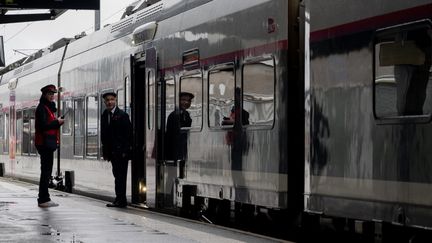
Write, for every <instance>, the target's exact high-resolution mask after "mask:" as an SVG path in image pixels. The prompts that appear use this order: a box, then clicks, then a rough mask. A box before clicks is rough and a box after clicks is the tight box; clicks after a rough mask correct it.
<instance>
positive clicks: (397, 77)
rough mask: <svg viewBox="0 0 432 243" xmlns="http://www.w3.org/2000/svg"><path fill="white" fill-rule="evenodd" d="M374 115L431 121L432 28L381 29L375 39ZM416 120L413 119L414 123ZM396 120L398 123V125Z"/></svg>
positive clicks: (422, 25) (427, 23)
mask: <svg viewBox="0 0 432 243" xmlns="http://www.w3.org/2000/svg"><path fill="white" fill-rule="evenodd" d="M374 52H375V53H374V114H375V117H376V118H377V119H378V120H380V121H382V122H384V123H386V121H390V122H391V123H393V122H394V120H395V119H397V120H398V121H402V120H406V121H411V120H412V121H414V122H415V121H419V122H421V121H428V120H430V117H431V114H432V74H431V73H432V68H431V63H432V28H431V23H430V21H420V22H415V23H408V24H404V25H398V26H395V27H390V28H386V29H382V30H378V31H377V32H376V35H375V39H374ZM413 119H414V120H413ZM398 121H396V122H398Z"/></svg>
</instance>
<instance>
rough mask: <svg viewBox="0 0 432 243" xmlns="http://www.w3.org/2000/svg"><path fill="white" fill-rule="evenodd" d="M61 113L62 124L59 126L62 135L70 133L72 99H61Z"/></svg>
mask: <svg viewBox="0 0 432 243" xmlns="http://www.w3.org/2000/svg"><path fill="white" fill-rule="evenodd" d="M62 115H64V116H65V121H64V124H63V126H61V130H62V134H63V135H72V121H73V120H72V118H73V104H72V100H65V101H63V105H62Z"/></svg>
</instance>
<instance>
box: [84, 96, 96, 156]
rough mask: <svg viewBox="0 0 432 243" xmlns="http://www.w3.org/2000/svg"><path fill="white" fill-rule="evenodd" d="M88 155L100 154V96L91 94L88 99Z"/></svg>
mask: <svg viewBox="0 0 432 243" xmlns="http://www.w3.org/2000/svg"><path fill="white" fill-rule="evenodd" d="M86 104H87V107H86V140H85V141H86V149H85V151H86V156H87V157H97V155H98V124H99V123H98V117H99V112H98V97H97V96H89V97H87V100H86Z"/></svg>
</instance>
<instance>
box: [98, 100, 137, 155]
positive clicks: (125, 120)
mask: <svg viewBox="0 0 432 243" xmlns="http://www.w3.org/2000/svg"><path fill="white" fill-rule="evenodd" d="M109 113H111V112H110V111H108V110H105V111H104V112H103V113H102V118H101V141H102V155H103V157H104V159H105V160H109V161H111V160H112V159H113V158H118V156H122V157H123V156H126V157H127V158H129V157H130V153H131V150H132V124H131V122H130V120H129V115H128V114H127V113H126V112H124V111H123V110H120V109H119V108H118V107H116V109H115V112H114V114H113V115H112V117H111V119H110V123H109V124H108V116H109Z"/></svg>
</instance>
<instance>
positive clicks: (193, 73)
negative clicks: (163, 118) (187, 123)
mask: <svg viewBox="0 0 432 243" xmlns="http://www.w3.org/2000/svg"><path fill="white" fill-rule="evenodd" d="M194 76H199V77H200V79H201V103H202V105H201V123H200V124H199V127H198V126H196V127H193V126H192V127H182V128H180V130H182V131H190V132H201V131H202V129H203V124H204V80H203V78H204V77H203V72H202V71H201V69H197V70H192V71H187V72H183V73H181V74H180V75H179V79H178V80H179V89H178V92H177V94H176V96H177V98H176V99H177V100H176V103H177V104H178V106H180V93H181V92H182V81H183V79H185V78H187V77H194Z"/></svg>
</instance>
